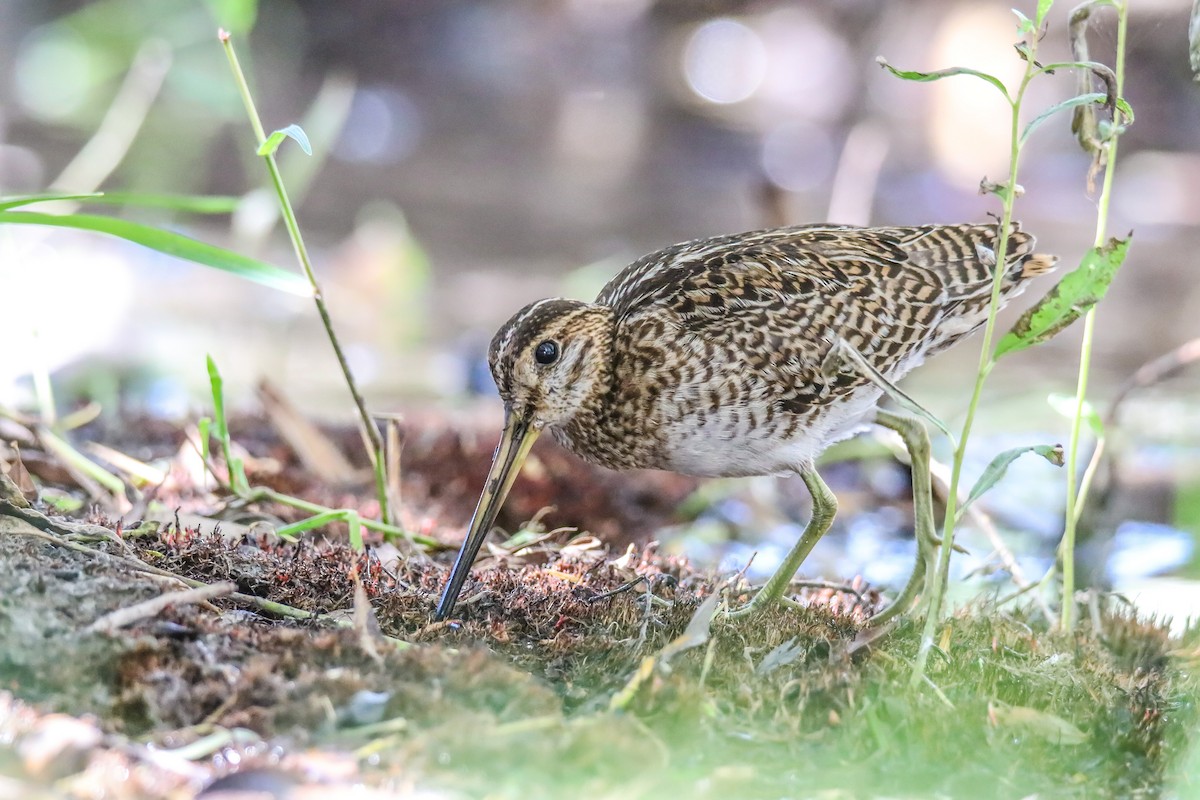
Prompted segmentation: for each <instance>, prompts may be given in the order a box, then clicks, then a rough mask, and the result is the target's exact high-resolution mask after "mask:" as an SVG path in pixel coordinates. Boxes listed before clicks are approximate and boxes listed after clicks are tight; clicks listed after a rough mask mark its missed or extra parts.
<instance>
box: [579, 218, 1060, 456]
mask: <svg viewBox="0 0 1200 800" xmlns="http://www.w3.org/2000/svg"><path fill="white" fill-rule="evenodd" d="M997 228H998V226H997V225H994V224H993V225H928V226H921V227H895V228H854V227H848V226H800V227H792V228H780V229H773V230H764V231H753V232H750V233H744V234H737V235H733V236H722V237H716V238H712V239H703V240H697V241H693V242H685V243H683V244H679V245H674V246H672V247H668V248H666V249H664V250H661V251H659V252H657V253H652V254H650V255H648V256H645V257H644V258H641V259H639V260H638V261H636V262H634V263H633V264H631V265H630V266H629V267H627V268H626V269H625V270H623V271H622V272H621V273H620V274H619V275H617V276H616V277H615V278H614V279H613V280H612V281H610V282H609V283H608V285H607V286H605V288H604V289H603V290H602V291H601V293H600V295H599V297H598V298H597V303H599V304H602V305H607V306H609V307H611V308H612V310H613V314H614V318H615V332H616V333H615V338H614V343H613V367H614V374H615V381H614V384H613V387H612V392H611V396H609V397H608V398H606V401H605V403H604V404H603V406H604V409H605V410H604V412H603V413H604V414H605V415H607V417H606V418H594V419H590V420H587V419H581V420H580V422H579V424H578V425H576V426H574V428H575V429H574V430H573V431H572V430H567V431H564V432H563V435H562V437H561V438H563V439H564V440H565V441H566V442H567V443H568V445H569V446H572V447H573V449H576V450H577V451H578V452H581V453H584V451H586V450H589V449H590V450H592V451H594V452H596V453H602V452H603V451H605V449H606V444H605V441H604V440H606V439H607V438H608V433H607V432H606V431H608V430H611V431H618V430H623V431H624V432H623V433H622V434H621V436H622V441H623V442H624V443H623V444H622V445H621V448H623V452H622V453H617V454H616V455H611V456H602V457H597V458H593V460H597V461H600V463H608V464H609V465H610V466H631V465H635V463H634V462H638V463H637V464H636V465H640V466H660V467H665V468H668V469H673V470H676V471H680V472H690V473H695V474H724V475H736V474H762V473H768V472H777V471H780V470H783V469H787V468H790V467H794V466H795V463H796V461H797V460H804V459H811V458H813V457H815V455H816V454H817V453H819V452H820V450H821V449H823V448H824V447H825V446H826V445H827V444H829V443H830V442H831V441H834V440H836V439H837V438H841V437H842V436H844V435H846V431H847V430H849V429H852V428H853V427H854V425H856V424H858V422H859V421H861V419H862V418H863V417H864V416H865V415H866V414H867V413H868V412H869V411H870V409H871V408H872V407H873V406H874V404H875V402H877V400H878V396H879V394H880V392H879V389H878V388H877V387H876V386H875V385H874V384H872V383H871V382H870V381H869V379H868V378H867V377H866V376H865V375H863V374H862V373H861V372H859V371H856V370H854V369H852V368H848V367H843V368H842V369H841V370H840V371H836V372H834V373H832V374H831V373H830V371H829V370H828V369H827V366H828V364H827V359H828V356H829V353H830V350H831V349H832V347H833V346H834V344H835V343H836V342H837V341H838V340H839V339H841V340H844V341H845V342H846V343H848V344H849V345H850V346H851V347H853V348H855V349H856V350H857V351H858V352H859V353H861V354H862V355H863V357H864V358H865V359H866V360H867V361H868V362H869V363H870V364H871V365H872V366H874V367H875V368H876V369H877V370H879V371H880V372H881V373H883V374H884V375H886V376H888V377H889V378H891V379H893V380H896V379H899V378H900V377H901V376H903V375H904V374H905V373H906V372H908V371H909V370H910V369H912V368H913V367H915V366H916V365H918V364H919V363H920V362H921V361H922V360H923V359H924V358H925V357H926V356H927V355H929V354H931V353H933V352H937V351H939V350H942V349H945V348H946V347H948V346H950V345H951V344H953V343H954V342H956V341H958V340H959V339H960V338H962V337H963V336H965V335H967V334H969V333H971V332H972V331H973V330H974V329H975V328H977V327H979V326H980V325H982V324H983V322H984V321H985V319H986V313H987V305H988V301H989V299H990V296H991V290H992V272H993V268H994V265H995V263H996V255H995V254H996V246H997V241H996V234H997ZM1034 243H1035V242H1034V239H1033V237H1032V236H1030V235H1029V234H1026V233H1024V232H1022V231H1020V230H1019V228H1018V227H1017V226H1015V225H1014V228H1013V231H1012V233H1011V235H1010V238H1009V246H1008V254H1007V255H1006V257H1005V263H1006V268H1005V276H1004V280H1003V282H1002V297H1003V298H1004V299H1007V298H1009V297H1012V296H1013V295H1015V294H1017V293H1019V291H1020V290H1021V289H1022V288H1023V284H1024V283H1025V282H1026V280H1027V279H1028V278H1030V277H1033V276H1034V275H1038V274H1041V273H1043V272H1046V271H1048V270H1049V269H1050V268H1051V267H1052V266H1053V264H1054V259H1053V258H1052V257H1048V256H1043V255H1037V254H1035V253H1034V249H1033V248H1034ZM631 434H633V435H631ZM585 439H586V440H588V441H584V440H585ZM614 441H615V440H614ZM629 441H635V442H637V445H636V451H634V450H630V445H629V443H628V442H629ZM731 445H732V446H731ZM614 452H615V451H614ZM584 454H585V455H586V453H584Z"/></svg>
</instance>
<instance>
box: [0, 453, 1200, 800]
mask: <svg viewBox="0 0 1200 800" xmlns="http://www.w3.org/2000/svg"><path fill="white" fill-rule="evenodd" d="M484 458H486V455H485V456H484ZM0 511H3V509H2V508H0ZM92 521H93V522H96V523H101V524H108V523H107V521H106V520H104V519H103V518H100V517H93V519H92ZM0 523H4V524H3V525H0V531H3V534H4V535H3V536H2V539H3V541H4V544H5V546H4V547H3V548H0V677H2V679H3V689H4V690H6V691H7V692H8V693H9V694H8V695H6V696H4V697H3V698H0V700H2V702H0V712H2V713H0V734H2V736H0V742H3V743H2V744H0V754H3V753H7V754H8V755H6V756H5V757H4V758H3V759H0V763H3V764H7V766H5V767H3V771H4V773H5V774H8V775H9V776H10V777H11V778H12V779H13V780H14V781H16V783H15V784H14V785H17V786H22V787H25V790H26V791H27V793H28V796H31V797H32V796H39V795H38V794H37V793H39V792H49V794H45V795H44V796H63V795H67V796H82V795H83V794H86V791H85V789H86V788H87V787H95V786H104V785H105V784H104V781H105V780H111V775H112V774H113V773H112V771H111V769H109V770H108V771H104V769H102V767H103V765H105V764H111V760H112V759H117V758H122V759H125V760H126V761H127V762H128V764H127V766H129V769H126V771H125V772H124V773H123V774H125V775H126V776H127V777H128V776H133V778H132V779H130V780H132V781H133V782H132V783H127V784H124V789H123V791H124V792H125V794H123V795H122V796H128V797H178V796H190V795H189V793H194V792H195V791H198V790H200V789H202V788H204V787H205V786H206V785H208V783H209V782H210V781H211V780H212V779H213V778H214V777H218V776H221V775H234V774H236V775H238V776H240V777H241V778H245V779H249V777H250V776H254V775H260V776H267V778H266V779H269V780H275V781H277V782H282V784H283V785H286V786H294V785H297V784H305V783H317V784H321V785H325V786H327V787H330V786H334V785H336V786H348V785H350V784H354V783H365V784H367V785H368V786H373V787H376V788H377V789H379V790H381V791H387V792H389V794H387V795H386V796H406V795H405V793H411V792H414V791H417V790H421V791H425V792H432V793H433V796H449V797H458V796H462V797H484V796H486V797H496V798H506V797H512V798H539V797H546V798H559V797H589V798H593V797H594V798H608V797H612V798H617V797H620V798H638V797H645V798H659V797H670V796H673V795H678V796H687V797H738V798H758V797H762V798H779V797H821V798H842V797H973V798H974V797H979V798H990V797H997V798H1023V797H1030V796H1037V797H1055V798H1059V797H1068V798H1069V797H1079V798H1096V797H1101V798H1103V797H1112V798H1125V797H1157V796H1163V795H1167V796H1181V797H1187V796H1190V794H1189V792H1190V791H1191V787H1192V784H1190V783H1188V780H1189V779H1191V780H1194V779H1195V776H1196V775H1197V770H1196V769H1195V763H1196V761H1197V755H1196V753H1194V752H1192V753H1190V754H1189V752H1188V750H1187V746H1188V737H1189V732H1190V731H1191V730H1193V729H1194V727H1195V721H1196V713H1195V696H1196V686H1195V682H1194V679H1193V677H1192V675H1193V668H1194V666H1195V664H1196V663H1197V661H1200V650H1197V639H1200V637H1196V636H1194V635H1192V634H1188V635H1185V636H1184V637H1183V638H1179V637H1171V636H1169V635H1168V633H1167V632H1166V629H1165V628H1164V626H1163V625H1162V624H1160V623H1159V622H1157V621H1154V620H1146V619H1140V618H1139V617H1138V616H1137V614H1136V613H1135V612H1134V611H1133V610H1131V609H1128V608H1127V607H1125V606H1123V605H1121V604H1120V603H1119V601H1116V600H1112V599H1110V600H1103V599H1097V600H1096V601H1095V602H1094V603H1093V604H1092V605H1091V606H1089V607H1087V608H1085V609H1084V612H1085V613H1083V615H1082V616H1083V622H1082V624H1081V625H1080V626H1079V629H1078V630H1077V631H1075V632H1073V633H1071V634H1064V633H1061V632H1055V631H1053V630H1052V629H1051V627H1050V624H1049V622H1048V621H1047V620H1045V619H1043V618H1041V617H1040V616H1039V615H1038V613H1037V612H1035V611H1032V610H1026V609H1024V608H1021V607H1012V606H1006V607H1004V608H999V609H998V608H995V607H992V606H989V605H985V604H975V605H971V606H968V607H967V608H964V609H962V610H960V611H959V612H958V613H957V614H955V615H954V616H953V617H952V618H951V619H949V620H947V622H946V624H945V625H944V626H943V627H942V629H941V631H940V634H939V639H938V642H937V650H936V651H935V653H934V656H933V658H932V659H931V661H930V663H931V667H930V670H929V674H928V676H927V678H928V680H926V681H921V682H917V683H916V684H915V685H914V684H913V683H912V681H911V674H912V666H911V665H912V662H913V658H914V655H915V653H916V650H917V647H918V637H919V631H920V628H919V626H918V625H917V624H915V623H914V622H912V621H904V622H901V623H899V624H897V625H896V626H895V627H893V628H890V629H887V630H884V631H870V630H864V628H863V625H862V620H863V619H864V618H865V615H866V614H868V613H869V612H870V610H871V609H872V607H874V606H875V605H876V604H878V603H879V602H880V596H879V595H878V593H877V592H874V591H871V590H867V589H860V590H859V591H857V592H851V591H834V590H830V589H822V590H808V591H807V592H806V593H805V594H803V595H802V598H803V599H804V601H805V606H806V607H804V608H798V609H778V610H774V611H769V612H767V613H764V614H762V615H760V616H758V617H754V618H750V619H739V620H732V621H730V620H725V619H723V618H722V617H720V615H719V614H718V615H716V616H714V617H712V618H711V626H710V627H709V629H708V635H707V636H703V635H699V636H697V635H695V633H696V630H697V625H695V624H692V623H693V622H694V620H697V617H698V615H700V619H699V622H703V621H704V620H705V619H708V617H707V614H708V613H709V612H710V611H711V610H712V609H713V606H712V604H709V605H702V604H703V603H704V600H705V599H706V598H709V597H711V596H712V595H713V593H714V592H720V591H722V588H721V587H722V586H723V583H722V582H721V581H720V580H717V579H716V578H715V577H714V576H713V575H710V574H707V573H703V572H697V571H694V570H693V569H692V568H691V567H690V566H689V565H688V564H687V563H685V562H683V561H680V560H677V559H673V558H668V557H664V556H660V555H659V554H658V553H657V552H656V550H655V548H653V547H643V548H641V549H640V550H639V549H636V548H629V549H626V550H623V551H621V550H618V551H616V552H610V551H609V550H606V549H604V548H603V547H600V546H598V545H597V544H596V543H595V542H594V541H589V540H588V539H575V540H574V544H570V543H568V544H566V545H564V544H563V543H562V542H561V541H559V542H557V543H554V542H549V541H548V542H544V543H542V544H540V545H535V546H533V547H531V548H527V549H526V550H524V551H522V552H521V553H520V554H519V555H503V554H497V555H495V556H494V557H493V558H492V559H490V560H488V561H485V562H483V563H481V565H480V568H479V569H477V570H476V572H475V577H474V579H473V580H472V581H471V582H470V583H469V584H468V586H467V589H466V591H465V593H464V602H463V603H462V604H461V605H460V607H459V609H458V613H459V615H460V619H458V620H456V621H454V622H453V623H450V624H434V623H431V622H430V620H431V610H432V607H433V604H434V601H435V599H436V597H437V593H438V590H439V589H440V586H441V584H442V582H443V581H444V579H445V575H446V570H447V565H448V558H449V554H443V555H440V556H438V557H436V558H430V557H426V556H422V555H401V554H399V553H398V552H396V551H395V549H394V548H391V547H382V548H374V549H370V550H369V551H368V552H366V553H356V552H354V551H352V550H351V549H350V548H348V547H347V546H345V545H343V544H339V543H336V542H335V541H332V540H312V541H306V542H303V543H300V544H286V543H281V542H279V541H278V540H276V539H274V538H272V537H266V536H257V537H248V536H245V535H238V536H223V535H220V534H214V533H212V532H211V526H202V527H203V528H204V532H201V531H199V530H197V529H195V528H194V527H193V528H188V527H186V526H185V527H184V529H183V530H179V529H177V528H174V527H173V526H167V527H163V528H161V529H160V530H158V531H156V532H148V531H146V530H142V531H139V532H138V535H132V534H130V533H128V532H127V533H126V535H125V538H124V539H123V540H120V539H116V538H113V539H111V540H107V541H89V542H86V547H85V548H82V549H79V547H78V546H79V545H80V543H81V539H80V537H79V536H78V535H70V534H64V533H63V532H61V531H58V532H56V531H53V530H51V531H41V532H40V533H39V534H38V535H34V534H33V533H31V532H30V526H29V525H27V524H24V523H20V522H19V521H15V518H14V517H13V516H11V515H10V514H5V513H0ZM22 526H24V527H22ZM108 527H109V529H110V530H114V531H115V526H114V525H111V524H108ZM85 538H86V537H85ZM68 542H69V543H70V544H71V545H74V546H75V547H76V548H77V549H69V546H68ZM98 551H104V552H108V553H111V554H113V555H116V556H120V557H121V558H123V559H124V561H121V562H118V561H116V560H114V559H111V558H105V557H103V556H101V555H98V554H97V552H98ZM139 562H140V563H141V564H144V565H148V566H150V567H153V568H157V569H158V570H161V571H165V572H167V573H171V574H175V575H180V576H183V577H186V578H189V579H193V580H199V581H204V582H206V583H215V582H219V581H232V582H233V583H234V584H235V585H236V587H237V589H238V591H240V592H243V593H245V594H246V595H251V596H254V597H257V598H265V599H269V600H272V601H275V602H279V603H285V604H287V605H289V606H291V607H293V608H295V609H301V610H304V611H311V612H314V613H320V614H324V615H326V616H325V617H324V618H322V619H320V620H309V621H304V620H296V619H281V618H279V617H278V616H277V615H272V614H270V613H267V612H264V611H263V610H262V609H261V607H259V606H257V605H254V604H251V603H246V602H241V601H238V600H235V599H232V598H228V597H226V598H221V599H216V600H212V601H209V602H206V603H201V604H190V605H181V606H175V607H171V608H168V609H167V610H166V611H164V612H162V613H159V614H157V615H153V616H147V617H145V618H143V619H139V620H137V621H135V622H133V623H132V624H130V625H128V626H126V627H124V628H122V629H120V630H119V631H117V632H108V633H97V632H90V631H89V630H88V629H87V628H88V625H89V624H91V623H92V622H94V621H95V620H96V619H97V618H99V617H100V616H102V615H103V614H105V613H107V612H109V611H112V610H114V609H118V608H125V607H129V606H131V605H134V604H136V603H138V602H139V601H142V600H145V599H147V598H150V597H154V596H157V595H161V594H163V593H165V592H170V591H177V590H178V589H179V588H180V587H179V586H178V585H177V584H174V583H172V582H171V581H169V580H165V579H164V578H162V577H159V576H154V575H151V574H148V573H147V571H146V570H145V569H141V568H138V566H137V565H138V563H139ZM728 594H729V596H728V598H727V599H728V601H729V602H737V600H738V595H737V593H736V592H733V591H730V592H728ZM356 595H358V596H359V597H360V598H366V600H367V603H365V604H364V603H363V602H362V601H361V600H360V601H358V602H357V603H356V601H355V597H356ZM368 605H369V607H370V613H369V614H368V613H367V606H368ZM339 622H340V624H341V626H340V627H339ZM689 625H691V627H690V628H689ZM698 627H699V629H703V627H704V626H703V625H699V626H698ZM685 632H690V633H689V635H686V636H685ZM684 640H687V641H689V643H690V644H691V646H690V647H686V648H682V647H680V642H681V641H684ZM25 704H32V710H33V711H32V712H30V710H29V708H28V706H26V705H25ZM614 706H615V707H614ZM14 709H17V710H16V711H14ZM20 709H25V711H24V712H20ZM18 712H20V713H18ZM26 712H29V713H33V712H36V714H41V715H43V717H42V718H43V719H45V714H46V713H47V712H64V713H67V714H70V715H73V716H76V717H78V716H79V715H90V716H88V717H87V718H88V719H91V720H92V722H91V723H90V724H93V725H94V726H95V727H96V728H97V729H98V730H99V731H100V732H101V733H102V735H103V738H102V739H101V740H99V741H98V743H95V744H94V745H93V746H92V748H91V749H90V750H89V751H88V752H87V753H85V754H83V755H81V756H80V755H79V754H76V755H77V756H78V757H77V758H75V759H73V760H70V761H68V762H67V763H66V764H65V765H64V764H63V763H61V761H55V762H54V763H53V765H52V766H51V767H45V766H44V765H42V766H38V765H39V764H42V762H36V763H35V762H32V761H31V760H30V758H28V757H27V755H26V753H27V749H23V748H25V743H26V741H27V740H28V738H29V737H31V736H33V735H34V732H35V729H36V728H37V727H38V724H40V723H37V722H35V721H30V719H31V717H29V713H26ZM23 714H24V715H23ZM36 714H35V716H36ZM22 720H24V721H23V722H22ZM229 731H236V732H237V733H236V735H235V734H228V735H227V736H226V739H220V738H219V735H221V734H222V732H226V733H227V732H229ZM214 736H217V737H218V739H217V740H215V741H216V743H215V744H211V745H207V746H206V745H205V743H206V742H211V741H214V740H213V737H214ZM145 744H152V745H154V746H155V747H156V748H157V750H155V751H154V752H156V753H158V755H157V756H154V757H151V756H150V755H147V753H149V752H150V751H147V750H145V749H144V748H143V745H145ZM138 748H143V749H138ZM179 748H183V749H179ZM189 748H190V749H189ZM164 752H166V753H176V754H178V753H184V752H187V753H188V760H189V763H190V764H191V765H192V766H193V767H194V768H196V770H197V771H196V772H194V773H188V776H186V777H179V775H177V774H175V773H169V770H168V771H167V772H168V773H169V774H170V775H172V776H173V777H172V778H171V779H170V780H168V779H166V778H164V777H163V768H162V767H161V764H158V763H157V762H155V761H154V758H159V757H161V755H162V753H164ZM139 754H140V755H139ZM318 755H320V757H321V758H323V759H326V760H328V759H336V762H337V764H338V765H339V766H338V768H337V770H332V771H331V769H330V768H326V769H325V770H324V771H322V770H321V769H318V768H317V767H315V766H314V764H316V763H318V762H317V757H318ZM322 763H324V762H322ZM31 764H32V766H31ZM130 765H132V766H130ZM134 767H136V769H134ZM155 769H158V772H154V770H155ZM151 774H153V775H155V776H157V777H156V779H155V780H151V779H150V778H149V777H146V776H147V775H151ZM106 776H107V777H106ZM139 776H140V777H139ZM138 781H140V783H139V782H138ZM330 791H333V789H330ZM338 791H341V790H338ZM391 793H394V795H393V794H391Z"/></svg>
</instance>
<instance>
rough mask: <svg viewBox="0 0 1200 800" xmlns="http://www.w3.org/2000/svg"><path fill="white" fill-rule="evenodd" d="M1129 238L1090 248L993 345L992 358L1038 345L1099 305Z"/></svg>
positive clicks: (1127, 248)
mask: <svg viewBox="0 0 1200 800" xmlns="http://www.w3.org/2000/svg"><path fill="white" fill-rule="evenodd" d="M1129 242H1130V237H1126V238H1124V239H1109V240H1108V243H1107V244H1105V245H1104V246H1103V247H1093V248H1092V249H1091V250H1089V251H1088V252H1087V253H1086V254H1084V256H1083V260H1082V261H1081V262H1080V264H1079V266H1078V267H1076V268H1075V270H1073V271H1072V272H1070V273H1068V274H1067V275H1066V276H1064V277H1063V279H1062V280H1061V281H1059V282H1058V285H1057V286H1055V287H1054V288H1053V289H1051V290H1050V292H1049V293H1048V294H1047V295H1046V296H1045V297H1043V298H1042V299H1041V300H1039V301H1038V302H1037V304H1036V305H1035V306H1033V308H1031V309H1029V310H1028V311H1026V312H1025V313H1024V314H1022V315H1021V318H1020V319H1018V320H1017V323H1016V324H1015V325H1013V327H1012V330H1010V331H1009V332H1008V333H1006V334H1004V336H1003V338H1001V339H1000V342H999V344H997V345H996V354H995V358H996V359H999V358H1000V357H1001V356H1003V355H1007V354H1008V353H1016V352H1018V351H1020V350H1024V349H1025V348H1027V347H1032V346H1033V345H1035V344H1041V343H1042V342H1044V341H1047V340H1048V339H1051V338H1052V337H1054V336H1055V335H1057V334H1058V333H1059V332H1060V331H1062V330H1063V329H1064V328H1066V327H1067V326H1068V325H1070V324H1071V323H1072V322H1074V321H1075V320H1077V319H1079V318H1080V317H1081V316H1083V315H1084V314H1085V313H1086V312H1087V310H1088V309H1089V308H1091V307H1092V306H1094V305H1096V303H1098V302H1100V301H1101V300H1102V299H1103V298H1104V295H1105V294H1106V293H1107V292H1108V286H1109V284H1111V283H1112V281H1113V278H1115V277H1116V274H1117V270H1118V269H1120V267H1121V263H1122V262H1123V261H1124V260H1125V253H1126V252H1127V251H1128V250H1129Z"/></svg>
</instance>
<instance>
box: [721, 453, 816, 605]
mask: <svg viewBox="0 0 1200 800" xmlns="http://www.w3.org/2000/svg"><path fill="white" fill-rule="evenodd" d="M799 472H800V477H801V479H802V480H803V481H804V485H805V486H807V487H808V491H809V493H810V494H811V495H812V505H813V508H812V519H810V520H809V521H808V526H807V527H805V529H804V533H802V534H801V535H800V539H799V541H797V542H796V544H795V545H793V546H792V549H791V550H790V551H788V554H787V556H785V557H784V559H783V563H782V564H780V565H779V569H777V570H775V574H774V575H772V576H771V579H770V580H768V581H767V583H766V585H765V586H763V587H762V588H761V589H759V591H758V594H756V595H754V599H753V600H751V601H750V602H749V603H747V604H746V605H744V606H742V607H741V608H737V609H734V610H732V611H729V612H727V614H728V616H730V617H741V616H745V615H747V614H753V613H754V612H756V611H759V610H761V609H764V608H766V607H767V606H770V605H774V604H777V603H780V602H781V601H782V600H783V599H784V598H783V595H784V593H785V592H786V591H787V588H788V586H789V585H790V584H791V582H792V578H794V577H796V571H797V570H799V569H800V565H801V564H802V563H804V559H805V558H807V557H808V554H809V553H810V552H811V551H812V549H813V547H814V546H816V544H817V542H818V541H820V539H821V537H822V536H824V535H825V532H826V531H828V530H829V526H830V524H831V523H832V522H833V517H834V515H835V514H837V498H836V497H834V496H833V492H831V491H829V487H828V486H826V485H825V481H823V480H821V476H820V475H818V474H817V470H816V468H814V467H813V466H812V465H807V466H805V467H803V468H801V469H800V470H799Z"/></svg>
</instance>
